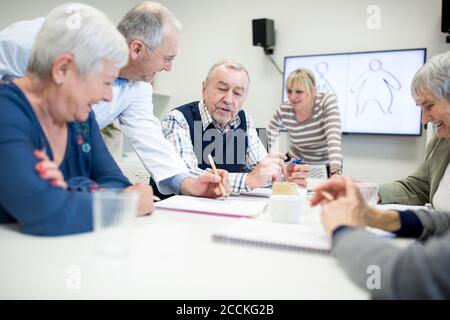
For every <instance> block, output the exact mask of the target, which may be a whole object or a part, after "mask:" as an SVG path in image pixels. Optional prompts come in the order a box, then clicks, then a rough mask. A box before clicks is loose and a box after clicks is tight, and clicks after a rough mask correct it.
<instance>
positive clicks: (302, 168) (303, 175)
mask: <svg viewBox="0 0 450 320" xmlns="http://www.w3.org/2000/svg"><path fill="white" fill-rule="evenodd" d="M286 173H287V175H286V181H287V182H293V183H296V184H297V185H299V186H301V187H306V186H307V184H308V176H309V165H307V164H293V163H290V164H288V165H287V166H286Z"/></svg>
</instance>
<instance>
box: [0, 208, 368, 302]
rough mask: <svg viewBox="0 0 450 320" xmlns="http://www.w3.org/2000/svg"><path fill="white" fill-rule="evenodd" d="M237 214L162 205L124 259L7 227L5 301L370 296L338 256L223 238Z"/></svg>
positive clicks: (141, 224)
mask: <svg viewBox="0 0 450 320" xmlns="http://www.w3.org/2000/svg"><path fill="white" fill-rule="evenodd" d="M235 221H236V219H235V218H227V217H218V216H210V215H201V214H188V213H181V212H170V211H163V210H159V211H156V212H155V213H154V214H153V215H152V216H148V217H143V218H139V219H137V221H136V226H135V231H134V241H133V247H132V249H131V251H130V254H129V255H128V256H126V257H125V258H121V259H114V258H104V257H100V256H98V255H96V253H95V250H94V235H93V233H86V234H80V235H74V236H64V237H34V236H28V235H24V234H22V233H20V232H19V231H18V227H17V225H14V224H9V225H0V257H1V262H0V299H5V298H7V299H19V298H20V299H35V298H39V299H55V298H57V299H111V298H117V299H224V300H226V299H257V300H259V299H366V298H368V295H367V294H366V293H365V292H364V291H363V290H362V289H360V288H358V287H357V286H355V285H354V284H353V283H352V282H351V281H350V280H349V278H347V276H346V275H345V274H344V272H343V271H342V270H341V269H340V268H339V266H338V264H337V262H336V260H335V259H334V258H333V257H332V256H327V255H322V254H314V253H306V252H298V251H287V250H279V249H270V248H260V247H252V246H244V245H233V244H224V243H217V242H214V241H213V240H212V237H211V235H212V233H213V232H214V231H216V230H219V229H220V228H222V227H224V226H226V225H227V224H230V223H233V222H235Z"/></svg>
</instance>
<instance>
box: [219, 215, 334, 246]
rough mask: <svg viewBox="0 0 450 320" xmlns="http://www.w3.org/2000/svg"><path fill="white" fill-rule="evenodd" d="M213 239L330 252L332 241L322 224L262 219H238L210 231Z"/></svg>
mask: <svg viewBox="0 0 450 320" xmlns="http://www.w3.org/2000/svg"><path fill="white" fill-rule="evenodd" d="M213 239H214V240H215V241H220V242H226V243H236V244H247V245H256V246H263V247H273V248H279V249H288V250H299V251H305V250H306V251H314V252H320V253H329V252H330V249H331V240H330V238H329V237H328V236H327V234H326V233H325V230H324V229H323V227H322V226H321V225H315V224H314V225H313V224H311V225H304V224H284V223H276V222H271V221H264V220H254V219H252V220H249V219H239V221H237V222H235V223H233V224H231V225H229V226H227V227H225V228H224V229H222V230H219V231H218V232H215V233H214V234H213Z"/></svg>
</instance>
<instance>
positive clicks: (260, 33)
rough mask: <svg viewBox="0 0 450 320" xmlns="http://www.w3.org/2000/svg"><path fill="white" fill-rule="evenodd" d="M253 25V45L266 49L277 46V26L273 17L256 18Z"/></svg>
mask: <svg viewBox="0 0 450 320" xmlns="http://www.w3.org/2000/svg"><path fill="white" fill-rule="evenodd" d="M252 26H253V45H254V46H259V47H263V48H264V49H267V48H270V47H273V46H275V27H274V22H273V20H271V19H254V20H252Z"/></svg>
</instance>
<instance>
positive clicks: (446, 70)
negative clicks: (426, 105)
mask: <svg viewBox="0 0 450 320" xmlns="http://www.w3.org/2000/svg"><path fill="white" fill-rule="evenodd" d="M424 89H428V90H430V91H431V93H432V94H433V96H435V97H436V98H438V99H445V100H447V101H450V51H447V52H446V53H442V54H439V55H437V56H434V57H433V58H431V59H430V60H429V61H428V62H427V63H426V64H425V65H424V66H423V67H422V68H421V69H420V70H419V71H417V73H416V75H415V76H414V78H413V80H412V84H411V94H412V96H413V98H414V99H417V96H418V95H419V94H420V92H421V91H423V90H424Z"/></svg>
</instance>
